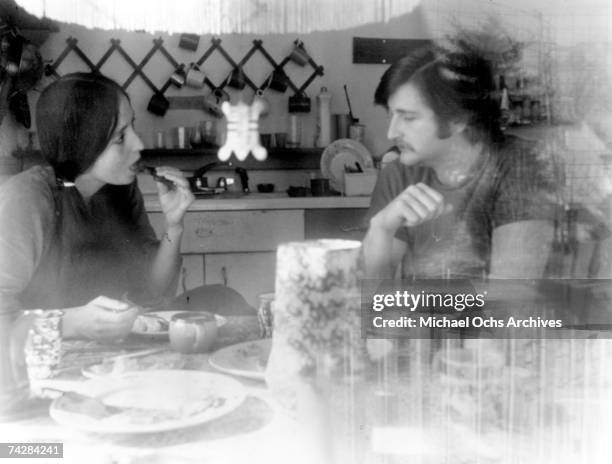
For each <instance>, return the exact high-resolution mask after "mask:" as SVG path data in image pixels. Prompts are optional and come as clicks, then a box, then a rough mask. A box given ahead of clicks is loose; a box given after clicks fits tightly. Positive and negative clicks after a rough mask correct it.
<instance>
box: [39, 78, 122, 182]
mask: <svg viewBox="0 0 612 464" xmlns="http://www.w3.org/2000/svg"><path fill="white" fill-rule="evenodd" d="M122 95H123V96H125V97H126V98H128V96H127V94H126V93H125V91H124V90H123V89H122V88H121V87H120V86H119V85H118V84H117V83H116V82H114V81H112V80H111V79H109V78H107V77H105V76H103V75H101V74H99V73H74V74H67V75H65V76H62V77H60V78H59V79H58V80H57V81H55V82H53V83H52V84H50V85H48V86H47V87H46V88H45V89H44V90H43V91H42V93H41V95H40V98H39V99H38V103H37V105H36V126H37V129H38V137H39V141H40V150H41V152H42V155H43V156H44V157H45V159H46V160H47V162H48V163H49V164H50V165H51V166H52V167H53V169H54V170H55V174H56V176H57V177H59V178H62V179H65V180H68V181H74V179H75V178H76V177H77V176H78V175H79V174H82V173H83V172H85V171H86V170H87V169H88V168H89V167H90V166H91V165H92V164H93V163H94V162H95V160H96V159H97V158H98V156H99V155H100V154H101V153H102V152H103V151H104V149H105V148H106V147H107V146H108V144H109V142H110V140H111V137H112V135H113V133H114V131H115V129H116V127H117V119H118V115H119V105H120V99H121V96H122ZM128 100H129V98H128Z"/></svg>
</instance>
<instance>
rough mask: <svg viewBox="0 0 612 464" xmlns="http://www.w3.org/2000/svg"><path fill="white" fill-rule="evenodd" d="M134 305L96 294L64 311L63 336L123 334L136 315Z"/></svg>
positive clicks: (103, 338)
mask: <svg viewBox="0 0 612 464" xmlns="http://www.w3.org/2000/svg"><path fill="white" fill-rule="evenodd" d="M138 309H139V307H138V306H135V305H131V304H129V303H126V302H124V301H120V300H115V299H112V298H108V297H106V296H99V297H97V298H95V299H93V300H92V301H90V302H89V303H87V304H86V305H85V306H81V307H78V308H70V309H66V310H65V314H64V319H63V331H64V336H65V337H66V338H87V339H91V340H97V341H113V340H120V339H122V338H124V337H126V336H127V335H128V334H129V333H130V331H131V330H132V325H134V321H135V320H136V317H137V316H138Z"/></svg>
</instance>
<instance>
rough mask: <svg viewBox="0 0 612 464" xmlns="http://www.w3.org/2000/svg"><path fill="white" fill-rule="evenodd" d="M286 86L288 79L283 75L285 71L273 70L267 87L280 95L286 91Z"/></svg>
mask: <svg viewBox="0 0 612 464" xmlns="http://www.w3.org/2000/svg"><path fill="white" fill-rule="evenodd" d="M288 86H289V78H288V77H287V74H285V71H283V70H282V69H281V68H277V69H275V70H274V71H273V72H272V76H271V78H270V84H269V85H268V87H269V88H270V89H272V90H276V91H277V92H281V93H282V92H284V91H285V90H287V87H288Z"/></svg>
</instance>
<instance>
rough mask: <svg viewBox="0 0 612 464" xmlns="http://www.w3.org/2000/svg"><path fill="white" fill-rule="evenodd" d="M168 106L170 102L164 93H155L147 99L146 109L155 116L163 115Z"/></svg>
mask: <svg viewBox="0 0 612 464" xmlns="http://www.w3.org/2000/svg"><path fill="white" fill-rule="evenodd" d="M169 107H170V102H169V101H168V99H167V98H166V97H164V94H162V93H156V94H154V95H153V96H152V97H151V99H150V100H149V104H148V105H147V111H149V112H150V113H153V114H155V115H157V116H164V115H165V114H166V112H167V111H168V108H169Z"/></svg>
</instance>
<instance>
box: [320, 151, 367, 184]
mask: <svg viewBox="0 0 612 464" xmlns="http://www.w3.org/2000/svg"><path fill="white" fill-rule="evenodd" d="M355 163H359V165H360V166H361V168H362V169H365V168H369V167H372V164H373V161H372V155H371V154H370V152H369V151H368V149H367V148H366V147H364V146H363V144H361V143H360V142H358V141H357V140H353V139H338V140H336V141H335V142H332V143H331V144H329V145H328V146H327V148H326V149H325V150H324V151H323V154H322V155H321V174H322V175H323V177H326V178H328V179H329V184H330V186H331V188H333V189H334V190H336V191H338V192H343V191H344V169H345V166H347V167H349V168H351V169H356V167H357V165H356V164H355Z"/></svg>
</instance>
